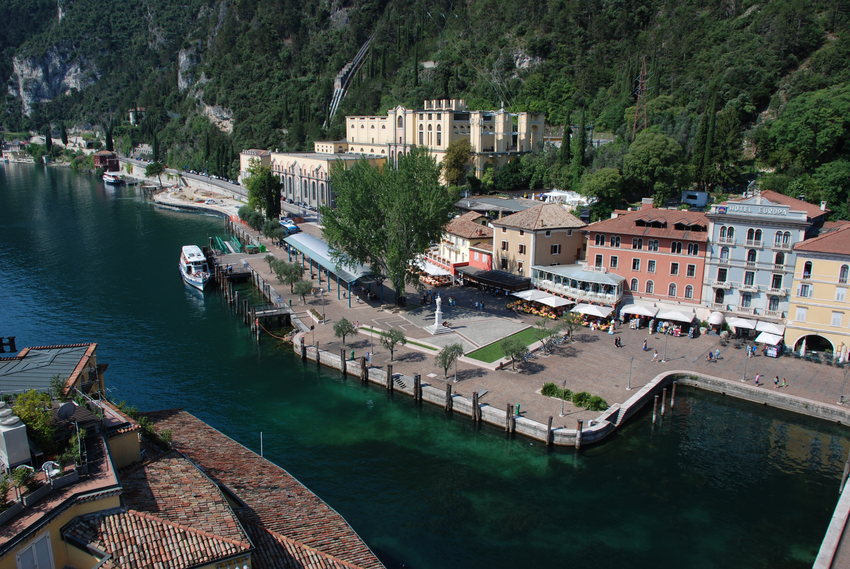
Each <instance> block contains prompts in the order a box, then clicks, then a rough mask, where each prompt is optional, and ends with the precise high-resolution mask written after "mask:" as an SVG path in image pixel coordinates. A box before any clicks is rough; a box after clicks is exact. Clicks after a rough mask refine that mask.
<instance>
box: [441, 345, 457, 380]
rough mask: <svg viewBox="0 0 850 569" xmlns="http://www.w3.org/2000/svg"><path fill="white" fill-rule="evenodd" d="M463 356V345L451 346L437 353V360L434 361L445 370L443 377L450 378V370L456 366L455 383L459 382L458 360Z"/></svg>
mask: <svg viewBox="0 0 850 569" xmlns="http://www.w3.org/2000/svg"><path fill="white" fill-rule="evenodd" d="M462 355H463V345H461V344H449V345H448V346H444V347H443V349H442V350H440V351H439V352H437V357H436V360H435V361H434V363H435V364H437V365H438V366H439V367H441V368H442V369H443V377H448V376H449V368H450V367H452V366H455V381H457V360H458V358H460V357H461V356H462Z"/></svg>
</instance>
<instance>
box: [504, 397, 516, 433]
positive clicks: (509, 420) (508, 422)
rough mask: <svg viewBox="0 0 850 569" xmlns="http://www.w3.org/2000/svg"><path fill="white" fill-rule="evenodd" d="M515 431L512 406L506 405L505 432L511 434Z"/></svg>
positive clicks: (511, 404)
mask: <svg viewBox="0 0 850 569" xmlns="http://www.w3.org/2000/svg"><path fill="white" fill-rule="evenodd" d="M514 429H516V416H515V415H514V404H513V403H508V406H507V409H506V410H505V432H507V433H508V434H511V433H513V432H514Z"/></svg>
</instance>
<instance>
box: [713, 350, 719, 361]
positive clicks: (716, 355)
mask: <svg viewBox="0 0 850 569" xmlns="http://www.w3.org/2000/svg"><path fill="white" fill-rule="evenodd" d="M719 359H720V348H715V350H714V361H717V360H719Z"/></svg>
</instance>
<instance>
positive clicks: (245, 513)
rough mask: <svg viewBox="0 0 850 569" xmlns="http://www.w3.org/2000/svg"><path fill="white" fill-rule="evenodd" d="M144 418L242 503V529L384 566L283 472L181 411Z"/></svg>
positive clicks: (350, 560)
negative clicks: (256, 528) (257, 530)
mask: <svg viewBox="0 0 850 569" xmlns="http://www.w3.org/2000/svg"><path fill="white" fill-rule="evenodd" d="M144 415H146V416H147V417H149V418H150V419H151V421H152V422H153V423H154V424H155V425H156V426H157V428H160V429H169V430H171V432H172V433H173V442H172V444H173V446H174V448H176V449H177V450H178V451H180V452H181V453H183V454H184V455H186V457H187V458H189V459H190V460H191V461H192V462H194V463H195V464H197V465H198V466H199V467H200V468H201V469H202V470H203V471H204V472H205V473H206V474H207V475H208V476H209V477H210V478H212V479H213V480H214V481H215V482H216V483H218V484H222V485H224V486H226V487H227V488H228V489H229V490H230V491H232V492H233V493H234V494H235V495H236V496H237V497H238V498H239V499H240V500H241V501H242V502H243V503H244V504H245V506H246V507H244V508H240V509H238V510H237V515H239V518H240V520H242V522H243V524H244V525H245V526H248V525H250V524H260V525H262V526H263V527H265V528H266V529H268V530H269V531H271V532H274V533H276V534H280V535H282V536H285V537H286V538H288V539H291V540H294V541H296V542H300V543H302V544H304V545H306V546H308V547H311V548H315V549H317V550H319V551H320V552H322V553H325V554H328V555H331V556H334V557H336V558H338V559H341V560H343V561H346V562H348V563H352V564H353V565H355V566H357V567H362V568H364V569H366V568H376V569H377V568H383V567H384V566H383V564H381V562H380V561H379V560H378V558H377V557H376V556H375V554H374V553H372V551H371V550H370V549H369V548H368V547H367V546H366V544H365V543H363V541H362V540H361V539H360V537H359V536H358V535H357V534H356V533H355V532H354V530H353V529H352V528H351V526H349V525H348V523H347V522H346V521H345V519H343V517H342V516H340V515H339V514H338V513H337V512H336V511H334V510H333V509H331V508H330V507H329V506H328V505H327V504H325V503H324V502H323V501H322V500H321V499H320V498H319V497H318V496H316V495H315V494H313V493H312V492H310V490H308V489H307V488H306V487H304V485H302V484H301V483H300V482H298V480H296V479H295V478H294V477H293V476H292V475H291V474H289V473H288V472H286V471H285V470H284V469H282V468H280V467H278V466H276V465H274V464H272V463H270V462H269V461H267V460H265V459H263V458H261V457H260V456H258V455H257V454H256V453H254V452H253V451H251V450H249V449H247V448H245V447H244V446H242V445H240V444H239V443H237V442H236V441H234V440H233V439H230V438H229V437H227V436H225V435H224V434H222V433H220V432H219V431H217V430H215V429H214V428H212V427H210V426H209V425H207V424H206V423H204V422H202V421H201V420H199V419H197V418H196V417H194V416H192V415H190V414H189V413H186V412H185V411H179V410H170V411H156V412H152V413H145V414H144Z"/></svg>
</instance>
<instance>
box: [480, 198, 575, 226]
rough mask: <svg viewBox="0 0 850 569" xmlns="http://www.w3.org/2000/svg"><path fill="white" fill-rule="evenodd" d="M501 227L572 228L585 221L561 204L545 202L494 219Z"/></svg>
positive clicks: (494, 222) (494, 223)
mask: <svg viewBox="0 0 850 569" xmlns="http://www.w3.org/2000/svg"><path fill="white" fill-rule="evenodd" d="M493 225H497V226H499V227H502V226H505V227H514V228H516V229H525V230H528V231H537V230H543V229H570V228H573V229H575V228H579V227H584V226H585V223H584V222H583V221H582V220H580V219H579V218H577V217H576V216H574V215H573V214H571V213H570V212H568V211H567V208H565V207H564V206H562V205H561V204H556V203H544V204H540V205H537V206H534V207H532V208H529V209H527V210H525V211H520V212H517V213H514V214H511V215H508V216H506V217H503V218H502V219H497V220H494V221H493Z"/></svg>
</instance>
